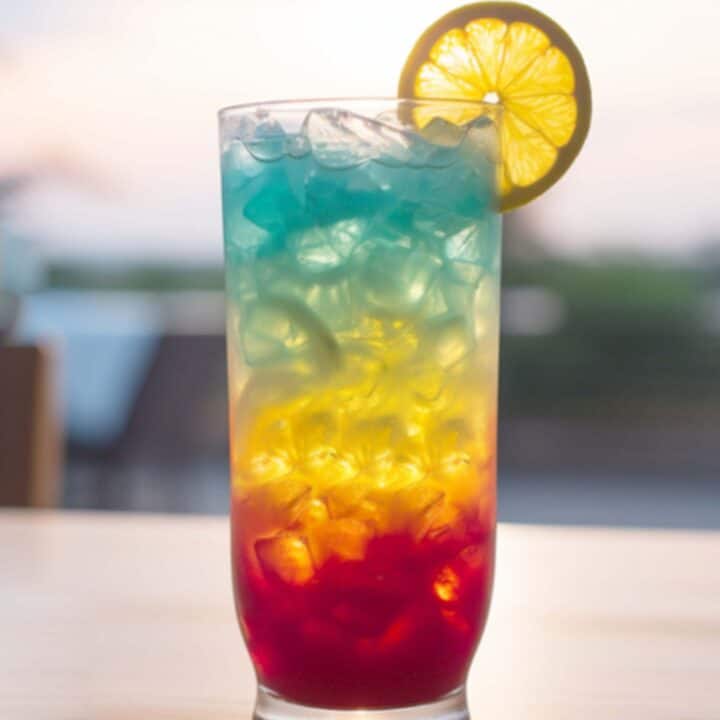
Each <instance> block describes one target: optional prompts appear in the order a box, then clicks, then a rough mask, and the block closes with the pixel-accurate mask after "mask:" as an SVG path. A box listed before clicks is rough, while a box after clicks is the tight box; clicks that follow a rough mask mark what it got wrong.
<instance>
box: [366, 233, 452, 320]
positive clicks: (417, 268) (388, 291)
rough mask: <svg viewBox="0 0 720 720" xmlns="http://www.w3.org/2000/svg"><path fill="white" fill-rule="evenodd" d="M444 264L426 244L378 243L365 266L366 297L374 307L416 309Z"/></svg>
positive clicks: (399, 309)
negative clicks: (415, 245) (423, 247)
mask: <svg viewBox="0 0 720 720" xmlns="http://www.w3.org/2000/svg"><path fill="white" fill-rule="evenodd" d="M440 264H441V263H440V260H439V259H438V258H437V257H435V256H434V255H431V254H430V253H428V252H426V251H425V250H423V249H422V248H417V249H415V248H407V247H402V246H399V245H377V246H376V247H375V248H374V249H373V250H372V252H371V253H370V255H369V257H368V259H367V261H366V263H365V267H364V272H363V284H364V294H365V300H366V302H367V303H368V304H369V305H370V306H371V307H373V308H375V309H377V310H380V311H384V312H388V313H392V314H398V313H401V314H404V313H411V312H414V311H416V310H417V309H418V308H419V307H420V306H421V304H422V302H423V299H424V297H425V293H426V292H427V289H428V287H429V286H430V283H431V281H432V279H433V276H434V274H435V272H436V271H437V270H438V268H439V267H440Z"/></svg>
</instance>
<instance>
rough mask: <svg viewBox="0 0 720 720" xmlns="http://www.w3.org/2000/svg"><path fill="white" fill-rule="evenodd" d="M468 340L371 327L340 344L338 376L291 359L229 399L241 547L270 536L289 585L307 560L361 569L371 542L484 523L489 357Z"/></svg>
mask: <svg viewBox="0 0 720 720" xmlns="http://www.w3.org/2000/svg"><path fill="white" fill-rule="evenodd" d="M468 332H470V333H471V334H472V333H473V332H474V330H473V329H472V328H470V330H468V328H467V327H453V326H452V325H451V324H447V325H446V326H445V327H441V326H438V328H436V330H433V331H432V332H430V331H428V330H427V328H425V329H424V331H423V334H419V333H418V332H417V331H416V329H415V328H414V326H413V325H412V324H410V323H405V322H402V321H398V320H395V321H380V320H376V319H375V320H373V319H366V320H365V321H364V322H363V323H360V324H359V325H357V326H356V327H355V328H354V330H353V331H352V333H348V334H346V335H344V336H343V335H342V334H340V335H339V343H338V349H337V361H336V363H335V366H334V367H330V368H324V370H323V372H322V373H317V372H312V371H310V370H308V367H309V365H308V364H307V358H305V359H303V358H302V357H300V356H298V358H296V359H294V360H293V363H292V364H290V365H288V366H287V367H285V368H284V369H278V368H274V369H273V370H272V371H268V370H263V369H256V370H254V371H253V372H252V373H251V374H250V376H249V379H248V380H247V381H246V382H245V383H242V384H241V387H240V388H238V389H237V390H236V391H235V392H232V391H231V399H232V407H231V432H232V474H233V497H234V503H235V505H234V507H235V513H236V517H237V519H238V520H239V524H240V526H241V532H242V535H243V537H244V538H245V541H246V542H247V543H256V550H258V548H259V546H258V545H257V543H258V541H266V540H267V539H268V538H272V539H273V540H272V545H268V546H266V545H262V546H260V547H263V548H265V550H266V551H267V552H268V554H269V556H272V555H273V554H277V555H278V557H279V558H280V560H281V565H283V567H285V572H286V573H288V574H289V575H290V576H291V577H295V578H296V579H297V576H300V577H304V576H305V575H306V574H307V573H309V572H310V569H304V568H306V566H307V567H308V568H310V567H311V566H310V565H308V562H306V560H307V558H306V555H307V557H308V558H311V560H312V563H313V564H314V565H315V566H317V564H318V563H322V562H323V561H324V560H326V559H327V558H328V557H329V556H330V555H332V554H335V555H340V556H341V557H344V558H348V559H352V558H356V559H359V558H360V557H362V554H363V551H364V546H365V544H366V542H367V541H369V539H370V538H372V537H373V536H375V535H377V534H382V533H388V532H409V533H411V534H412V535H413V536H414V537H416V538H417V539H418V540H421V539H422V538H424V537H430V536H432V535H433V534H436V533H443V532H447V531H458V532H460V531H462V528H463V527H464V526H465V525H466V524H467V523H468V522H471V521H472V519H473V518H477V517H479V516H483V517H484V516H486V515H487V513H488V512H491V511H492V508H493V506H494V475H495V462H494V452H495V414H494V408H495V394H496V384H495V377H496V363H497V352H496V351H497V347H496V343H495V342H493V340H492V338H493V337H494V334H493V333H492V332H490V333H489V339H488V340H487V341H486V342H484V343H479V342H477V338H476V337H472V338H468ZM233 348H234V346H233V344H232V343H231V351H230V353H231V357H230V361H231V368H234V369H235V370H236V371H237V374H238V375H239V374H240V373H241V372H242V363H241V361H240V358H239V357H237V356H236V355H235V352H236V351H235V350H234V349H233ZM231 376H232V375H231ZM246 377H247V376H246ZM233 396H234V397H233ZM293 557H295V560H294V561H293V560H292V558H293Z"/></svg>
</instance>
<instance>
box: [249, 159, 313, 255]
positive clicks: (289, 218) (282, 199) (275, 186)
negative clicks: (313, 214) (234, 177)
mask: <svg viewBox="0 0 720 720" xmlns="http://www.w3.org/2000/svg"><path fill="white" fill-rule="evenodd" d="M291 179H292V178H291V176H290V175H289V174H287V173H285V172H283V170H282V169H281V168H279V167H274V168H272V170H268V171H267V172H266V173H265V174H264V175H263V177H262V178H260V182H261V184H260V185H259V186H258V188H257V190H256V192H255V193H254V195H253V196H252V197H251V198H250V199H249V200H248V202H247V204H246V205H245V209H244V213H245V217H246V218H247V219H248V220H250V222H252V223H254V224H255V225H257V226H258V227H261V228H263V229H264V230H267V231H268V232H269V233H271V234H272V235H274V236H276V238H277V239H278V241H283V236H284V235H285V234H286V233H288V232H290V231H292V230H294V229H296V228H301V227H303V226H306V225H307V224H309V219H308V218H307V216H306V215H305V210H304V207H303V198H302V195H301V194H299V191H298V189H297V188H296V187H294V185H293V184H292V183H291ZM256 182H257V181H256Z"/></svg>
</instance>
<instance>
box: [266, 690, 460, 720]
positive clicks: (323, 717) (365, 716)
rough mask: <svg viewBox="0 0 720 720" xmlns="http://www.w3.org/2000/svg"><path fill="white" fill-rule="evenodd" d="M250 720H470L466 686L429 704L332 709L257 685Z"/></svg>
mask: <svg viewBox="0 0 720 720" xmlns="http://www.w3.org/2000/svg"><path fill="white" fill-rule="evenodd" d="M253 720H470V714H469V713H468V709H467V698H466V696H465V688H464V687H462V688H458V689H457V690H454V691H453V692H451V693H449V694H448V695H445V696H444V697H442V698H440V699H439V700H436V701H435V702H431V703H423V704H422V705H410V706H408V707H393V708H374V709H371V710H362V709H358V710H345V709H343V710H333V709H330V708H318V707H312V706H310V705H299V704H297V703H294V702H289V701H287V700H283V699H282V698H281V697H280V696H279V695H276V694H275V693H273V692H272V691H271V690H268V689H267V688H264V687H263V686H262V685H260V686H258V691H257V699H256V701H255V712H254V713H253Z"/></svg>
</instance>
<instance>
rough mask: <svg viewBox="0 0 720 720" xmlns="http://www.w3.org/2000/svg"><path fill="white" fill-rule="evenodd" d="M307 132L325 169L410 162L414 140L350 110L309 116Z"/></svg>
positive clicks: (313, 112) (321, 111)
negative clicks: (370, 162)
mask: <svg viewBox="0 0 720 720" xmlns="http://www.w3.org/2000/svg"><path fill="white" fill-rule="evenodd" d="M303 132H304V133H305V135H306V136H307V137H308V139H309V140H310V144H311V146H312V149H313V154H314V156H315V159H316V160H317V161H318V162H319V163H320V164H321V165H324V166H325V167H331V168H351V167H356V166H357V165H360V164H362V163H364V162H367V161H368V160H379V161H382V162H387V163H391V164H403V163H405V162H407V159H408V157H409V150H410V147H411V145H412V138H411V137H409V135H408V133H406V132H403V131H402V130H400V129H399V128H397V127H394V126H392V125H387V124H385V123H382V122H378V121H376V120H371V119H369V118H366V117H363V116H362V115H356V114H355V113H351V112H348V111H346V110H335V109H320V110H313V111H311V112H310V113H308V115H307V117H306V118H305V122H304V124H303Z"/></svg>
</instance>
